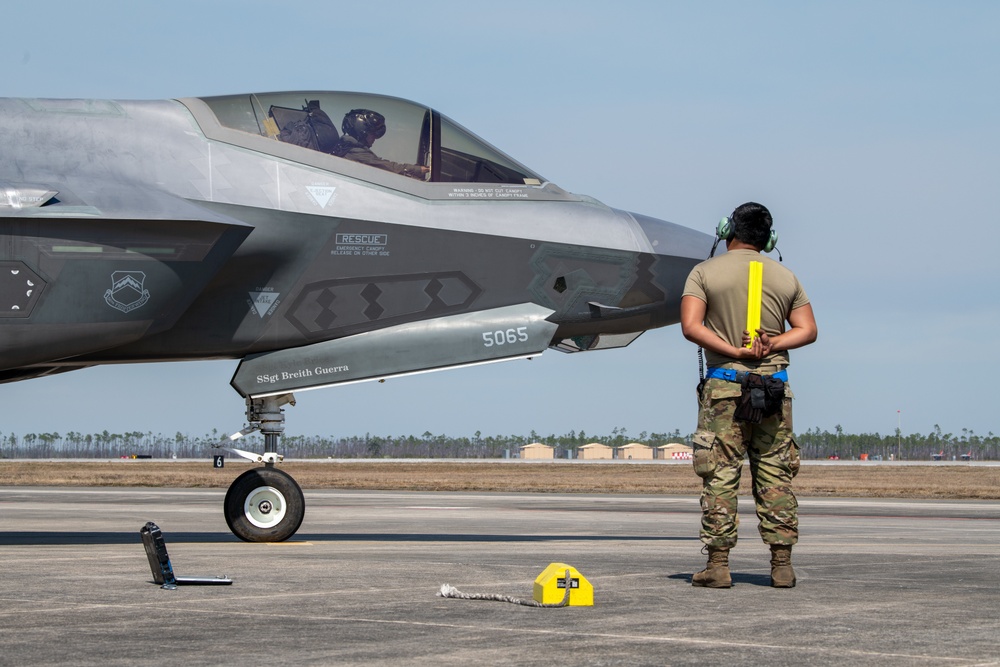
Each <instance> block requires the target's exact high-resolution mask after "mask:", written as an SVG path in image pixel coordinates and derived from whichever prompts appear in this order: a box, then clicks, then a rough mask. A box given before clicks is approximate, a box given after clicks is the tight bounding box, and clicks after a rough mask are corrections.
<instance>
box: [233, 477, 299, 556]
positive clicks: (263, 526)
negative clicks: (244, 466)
mask: <svg viewBox="0 0 1000 667" xmlns="http://www.w3.org/2000/svg"><path fill="white" fill-rule="evenodd" d="M305 511H306V502H305V497H304V496H303V495H302V489H301V488H299V485H298V483H296V481H295V480H294V479H292V477H291V475H288V474H287V473H284V472H282V471H280V470H275V469H274V468H254V469H253V470H248V471H246V472H245V473H243V474H242V475H240V476H239V477H237V478H236V480H235V481H234V482H233V483H232V485H231V486H230V487H229V491H227V492H226V502H225V513H226V523H227V524H229V530H231V531H233V535H235V536H236V537H238V538H240V539H241V540H243V541H245V542H282V541H284V540H287V539H288V538H289V537H291V536H292V535H294V534H295V531H297V530H298V529H299V526H301V525H302V517H303V516H305Z"/></svg>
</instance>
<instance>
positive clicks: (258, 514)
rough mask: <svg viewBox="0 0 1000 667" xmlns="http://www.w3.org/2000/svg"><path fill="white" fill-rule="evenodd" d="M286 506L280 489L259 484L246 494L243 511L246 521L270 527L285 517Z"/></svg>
mask: <svg viewBox="0 0 1000 667" xmlns="http://www.w3.org/2000/svg"><path fill="white" fill-rule="evenodd" d="M286 507H287V503H286V501H285V496H284V495H282V493H281V491H279V490H278V489H276V488H274V487H273V486H260V487H257V488H256V489H254V490H253V491H251V492H250V493H249V494H248V495H247V499H246V501H245V502H244V503H243V513H244V514H245V515H246V518H247V521H249V522H250V523H252V524H253V525H255V526H257V527H258V528H272V527H274V526H276V525H278V524H279V523H281V520H282V519H284V518H285V509H286Z"/></svg>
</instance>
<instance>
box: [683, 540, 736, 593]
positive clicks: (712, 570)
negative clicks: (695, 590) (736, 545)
mask: <svg viewBox="0 0 1000 667" xmlns="http://www.w3.org/2000/svg"><path fill="white" fill-rule="evenodd" d="M691 585H692V586H705V587H706V588H732V587H733V578H732V577H731V576H730V575H729V547H708V565H706V566H705V569H704V570H702V571H701V572H697V573H695V574H694V575H693V576H692V577H691Z"/></svg>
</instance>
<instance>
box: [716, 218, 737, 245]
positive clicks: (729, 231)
mask: <svg viewBox="0 0 1000 667" xmlns="http://www.w3.org/2000/svg"><path fill="white" fill-rule="evenodd" d="M715 235H716V236H718V237H719V238H720V239H722V240H723V241H728V240H730V239H732V238H733V223H732V222H730V221H729V218H723V219H722V220H719V224H718V226H717V227H716V228H715Z"/></svg>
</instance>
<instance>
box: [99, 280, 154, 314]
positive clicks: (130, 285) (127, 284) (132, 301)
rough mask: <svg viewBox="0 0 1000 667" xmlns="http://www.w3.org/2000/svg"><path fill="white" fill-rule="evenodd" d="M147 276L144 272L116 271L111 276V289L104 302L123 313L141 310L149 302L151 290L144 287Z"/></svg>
mask: <svg viewBox="0 0 1000 667" xmlns="http://www.w3.org/2000/svg"><path fill="white" fill-rule="evenodd" d="M145 281H146V274H145V273H143V272H142V271H115V272H114V273H112V274H111V289H109V290H108V291H107V292H105V293H104V301H105V302H106V303H107V304H108V305H109V306H111V307H112V308H114V309H115V310H120V311H122V312H123V313H129V312H132V311H133V310H135V309H136V308H141V307H142V306H144V305H146V302H147V301H149V290H148V289H145V288H144V287H143V283H144V282H145Z"/></svg>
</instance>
